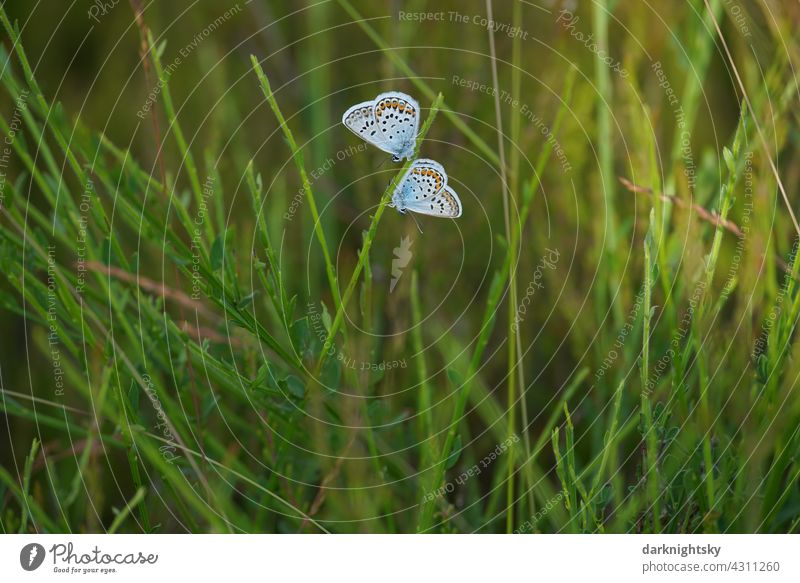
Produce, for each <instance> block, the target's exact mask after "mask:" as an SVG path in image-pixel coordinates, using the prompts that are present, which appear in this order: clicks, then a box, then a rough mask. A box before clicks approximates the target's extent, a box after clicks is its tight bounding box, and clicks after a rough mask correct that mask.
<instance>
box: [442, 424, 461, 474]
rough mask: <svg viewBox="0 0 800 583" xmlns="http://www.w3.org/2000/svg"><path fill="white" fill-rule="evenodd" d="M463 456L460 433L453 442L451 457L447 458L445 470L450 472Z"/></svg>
mask: <svg viewBox="0 0 800 583" xmlns="http://www.w3.org/2000/svg"><path fill="white" fill-rule="evenodd" d="M460 455H461V434H460V433H459V434H458V435H456V438H455V439H454V440H453V447H451V448H450V455H448V456H447V461H446V462H445V466H444V468H445V470H449V469H450V468H452V467H453V466H454V465H456V462H457V461H458V458H459V456H460Z"/></svg>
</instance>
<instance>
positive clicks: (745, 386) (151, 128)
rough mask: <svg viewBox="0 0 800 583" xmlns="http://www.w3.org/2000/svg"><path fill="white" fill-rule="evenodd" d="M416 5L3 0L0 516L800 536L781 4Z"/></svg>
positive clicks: (42, 522)
mask: <svg viewBox="0 0 800 583" xmlns="http://www.w3.org/2000/svg"><path fill="white" fill-rule="evenodd" d="M411 4H414V6H413V7H408V6H406V7H405V8H403V10H417V9H419V10H429V11H430V10H443V11H444V13H445V20H443V21H440V22H425V23H413V22H406V21H403V20H400V19H399V17H398V15H397V14H389V13H387V12H384V10H385V9H384V8H383V7H380V6H371V5H368V4H367V3H363V2H352V1H349V0H336V1H331V2H328V3H325V4H324V5H317V6H313V7H312V6H311V5H310V4H302V5H301V6H295V5H291V6H289V4H288V3H283V2H270V3H264V2H261V0H254V1H253V3H251V4H248V5H247V7H244V6H243V8H242V11H241V13H240V14H238V15H235V16H234V17H232V18H231V19H230V20H229V21H224V22H220V23H218V26H217V27H216V29H215V30H214V31H213V32H211V33H210V34H208V35H207V36H205V37H203V39H202V41H201V42H199V43H195V45H192V44H191V43H192V42H193V40H194V39H196V38H197V37H196V35H197V34H198V32H199V31H201V30H203V28H204V27H206V26H208V25H209V23H212V22H214V21H215V19H217V18H218V17H219V16H220V14H221V13H222V12H224V10H219V8H217V7H214V6H213V3H209V4H208V5H204V6H202V7H195V8H193V9H191V10H189V11H188V12H187V13H186V14H185V15H183V16H181V15H180V14H179V13H177V12H174V11H175V10H177V9H176V8H174V7H171V6H166V5H165V6H162V7H158V8H153V9H148V11H147V12H145V13H144V14H143V15H142V20H140V21H139V22H138V23H137V24H136V25H134V26H133V27H130V26H129V25H130V24H131V20H132V19H131V17H132V16H133V15H132V13H131V12H130V8H129V7H128V6H127V5H125V4H124V3H121V4H120V5H119V6H117V7H115V9H114V11H113V12H112V13H111V14H109V15H108V16H107V20H105V21H104V22H103V23H102V26H96V27H95V28H94V29H93V30H92V31H91V32H90V33H89V34H90V36H89V37H88V38H89V42H90V43H91V44H92V51H90V52H92V54H93V55H94V54H97V53H98V50H99V49H98V47H104V48H107V49H108V55H109V60H108V62H107V64H104V63H103V61H102V60H101V61H94V60H93V58H92V57H91V56H88V53H86V52H85V51H84V49H80V48H79V47H76V46H72V45H71V43H72V42H73V40H74V39H75V38H82V36H83V34H84V33H85V32H86V30H85V29H86V26H87V25H86V23H85V22H83V19H82V18H67V19H66V20H65V21H64V24H63V26H64V27H65V28H64V29H61V28H58V26H57V21H56V20H54V19H55V17H56V16H58V17H59V18H60V16H61V15H59V14H56V13H57V12H58V11H57V10H54V11H53V14H52V15H44V16H42V15H40V14H39V13H36V14H31V13H29V12H30V10H31V9H30V8H29V7H28V6H27V5H23V4H21V3H13V2H12V3H7V5H4V7H3V8H1V9H0V20H2V25H3V31H4V38H3V41H4V42H3V45H2V48H0V67H2V86H1V87H0V104H2V108H0V134H2V139H3V140H5V139H6V138H8V140H7V141H3V142H2V143H0V147H5V146H7V147H8V152H7V155H3V156H0V164H2V170H3V175H4V177H5V180H4V181H3V182H2V184H3V187H2V198H1V199H0V273H2V278H0V330H1V331H2V332H3V333H4V338H8V339H11V340H10V341H4V342H3V344H2V345H1V346H2V348H0V410H2V414H3V418H4V422H5V424H6V426H7V430H6V431H4V432H3V434H4V435H5V436H6V437H4V438H3V440H4V442H3V447H2V449H0V460H2V463H1V464H0V496H2V499H3V511H2V513H0V526H2V532H9V533H10V532H15V533H16V532H20V533H26V532H104V531H108V532H183V531H190V532H278V533H294V532H332V533H349V532H358V533H365V532H374V533H383V532H390V533H395V532H402V533H405V532H424V533H452V532H576V533H600V532H603V533H626V532H648V533H649V532H655V533H662V532H663V533H677V532H689V533H694V532H709V533H719V532H798V525H799V524H800V483H799V482H798V478H799V477H800V467H799V466H798V462H797V460H798V454H799V453H800V431H798V428H799V427H800V406H798V405H797V403H798V399H797V393H796V392H795V391H796V387H797V377H798V373H800V369H799V368H798V365H797V358H798V354H800V353H799V352H798V350H800V349H799V348H798V342H797V338H796V334H795V327H796V325H797V322H798V318H800V293H798V292H799V291H800V290H799V289H798V285H797V282H798V278H800V264H799V263H798V261H797V260H796V245H797V241H798V236H800V233H797V232H796V230H795V228H796V225H795V224H794V221H793V215H792V214H791V213H789V212H787V209H786V203H787V201H788V202H789V204H790V205H794V204H796V201H797V197H798V191H797V186H796V185H797V180H796V173H795V172H794V170H793V168H795V167H797V161H798V155H799V153H800V152H799V149H798V145H799V144H800V131H798V130H800V127H799V126H798V119H797V116H796V114H795V109H796V107H794V105H795V104H796V93H795V92H794V88H795V85H794V80H793V78H792V73H791V71H792V70H793V67H796V66H797V65H798V64H799V63H796V62H795V61H796V60H797V55H800V52H799V51H798V48H800V47H798V44H797V39H793V38H790V36H786V35H785V34H784V35H783V36H781V31H782V30H784V29H785V28H786V29H788V28H787V27H790V26H791V20H790V15H789V14H783V13H782V12H781V11H780V10H778V11H776V12H775V14H774V18H775V20H774V21H772V20H770V21H769V22H768V21H767V19H766V17H765V16H764V15H763V14H761V13H760V12H759V11H758V10H757V9H755V8H753V9H751V10H750V11H749V12H748V13H747V16H748V19H749V20H748V22H749V24H750V25H751V28H752V30H753V31H754V33H753V35H752V36H745V35H744V34H743V33H742V31H741V30H740V29H739V28H738V27H737V21H736V20H734V19H732V18H731V15H730V14H728V12H727V10H728V8H727V4H726V3H724V2H719V1H709V2H705V1H692V2H686V3H685V4H681V3H676V4H674V5H670V6H669V7H667V6H664V7H658V8H657V10H658V11H659V12H658V14H657V15H654V14H653V13H651V12H650V8H649V7H648V6H646V5H643V4H642V5H640V4H635V3H634V4H626V3H621V2H615V1H613V0H607V1H603V2H596V3H594V5H593V6H592V7H583V6H581V8H579V9H577V10H576V16H578V17H579V18H578V19H577V20H576V21H573V26H572V27H571V28H570V27H568V26H565V22H564V21H563V20H562V21H557V19H558V18H559V13H558V11H557V10H556V9H550V8H547V6H549V4H547V3H544V4H542V5H541V6H533V5H531V4H528V3H523V2H513V3H512V2H502V3H501V2H493V1H492V0H487V1H486V2H482V3H474V4H473V5H470V6H469V7H467V6H465V5H463V4H461V3H456V2H454V1H453V2H445V3H444V4H443V5H442V4H441V3H437V4H436V6H435V7H434V5H433V3H425V2H418V3H411ZM417 5H418V6H417ZM298 8H300V9H301V13H300V14H297V15H293V16H291V15H289V16H286V18H284V19H281V17H283V16H285V15H288V14H289V13H290V12H291V11H293V10H297V9H298ZM126 11H127V12H126ZM449 11H458V12H459V13H461V14H468V16H469V18H467V21H466V22H453V21H450V20H449V19H448V18H449V17H448V16H447V15H448V14H449ZM473 11H474V12H473ZM487 15H490V16H491V18H493V19H494V20H496V21H497V22H500V23H507V24H508V25H509V27H510V26H514V27H515V30H518V31H521V32H520V34H517V35H516V36H514V35H512V36H511V37H510V36H508V35H506V34H504V33H503V32H502V31H498V32H495V33H494V34H491V33H490V32H489V31H488V30H487V29H486V28H485V27H482V26H480V25H479V24H475V23H474V22H473V17H478V18H486V17H487ZM29 16H30V17H31V18H29ZM79 16H82V15H79ZM387 16H388V18H387ZM770 18H772V17H770ZM15 19H16V20H15ZM173 19H176V20H175V22H174V23H173ZM273 20H275V22H272V21H273ZM16 22H19V23H20V24H16ZM270 22H272V23H271V24H270ZM770 22H773V23H774V26H771V25H770ZM170 23H172V24H170ZM267 24H269V27H268V28H264V27H265V26H266V25H267ZM718 25H719V26H718ZM78 32H80V34H78ZM578 32H580V33H582V34H583V35H584V36H587V35H589V34H593V38H594V39H595V40H596V44H594V45H591V46H589V45H587V44H585V43H583V42H582V41H581V40H580V39H578V38H577V36H576V33H578ZM522 33H525V35H523V34H522ZM720 34H721V35H722V37H720V36H719V35H720ZM43 39H52V43H53V45H52V46H51V47H50V48H46V47H45V44H47V43H44V42H42V41H43ZM245 39H246V40H245ZM117 41H119V44H118V45H117V47H116V48H114V43H116V42H117ZM165 41H166V42H165ZM723 41H724V42H723ZM276 42H279V43H285V44H288V45H289V47H288V48H287V47H283V46H276ZM187 46H193V47H194V48H192V49H191V50H190V51H188V52H187V53H186V54H185V55H182V53H181V48H182V47H183V48H184V49H186V47H187ZM278 49H280V50H278ZM595 49H597V50H603V51H605V54H608V55H609V56H610V58H611V59H612V60H613V61H619V64H620V66H621V67H622V68H624V70H625V71H626V73H627V74H626V75H624V76H623V75H621V74H620V73H619V72H618V71H615V70H614V68H613V67H610V66H608V65H607V64H606V63H605V62H603V61H601V60H600V59H598V58H597V55H596V54H595V53H594V52H593V51H594V50H595ZM53 51H55V52H56V53H58V54H64V55H71V54H73V53H74V54H75V55H76V60H75V64H74V65H71V66H69V65H67V64H65V63H64V62H62V61H60V60H59V59H57V58H53V55H52V54H53ZM70 51H72V52H70ZM140 56H141V57H143V58H144V59H145V62H146V69H147V71H148V72H149V73H148V74H147V75H146V74H145V71H144V69H143V65H142V63H141V62H140V61H139V58H140ZM177 56H181V59H180V64H179V66H174V64H175V63H176V57H177ZM731 57H732V58H733V61H732V62H731ZM655 61H658V62H660V64H661V67H660V69H659V70H660V71H662V72H663V76H662V77H659V76H658V75H657V73H656V70H655V69H654V68H653V63H654V62H655ZM112 70H113V71H114V74H113V75H111V74H110V73H109V71H112ZM129 74H130V75H131V78H130V80H128V81H127V85H126V79H127V77H128V76H129ZM453 75H457V76H458V77H460V78H462V79H467V80H468V81H470V83H472V82H474V83H475V86H473V88H472V89H470V87H468V86H466V85H465V84H461V83H458V82H457V80H454V79H453ZM95 77H96V79H95V81H96V84H95V85H92V83H91V79H94V78H95ZM87 79H89V80H90V81H89V82H87ZM481 85H482V88H481V87H480V86H481ZM154 87H157V90H158V91H157V93H158V97H157V99H156V101H155V102H154V103H153V108H154V109H153V110H152V112H149V113H148V115H146V116H144V118H141V119H140V118H139V117H138V116H137V115H136V112H137V111H139V110H141V108H142V106H143V103H144V100H145V98H146V96H147V95H148V94H149V93H150V92H151V91H152V90H153V89H154ZM492 87H497V88H499V91H496V92H493V91H492V90H491V88H492ZM391 89H396V90H402V91H405V92H408V93H410V94H412V95H415V96H416V98H417V99H418V101H419V102H420V106H421V109H422V112H421V114H422V115H421V119H422V120H423V123H422V127H421V131H420V134H419V137H418V140H417V152H418V156H420V157H431V158H434V159H436V160H438V161H439V162H441V163H442V164H443V165H444V166H445V168H446V169H447V171H448V174H449V176H450V182H451V185H452V186H453V188H454V189H455V190H456V191H457V192H458V193H459V195H460V197H461V200H462V203H463V207H464V215H463V216H462V217H461V218H460V219H458V220H456V221H449V220H440V219H434V218H430V219H428V218H424V217H422V218H419V219H418V220H419V222H420V225H421V227H422V232H419V231H418V230H417V227H416V225H415V223H414V221H413V220H412V219H411V218H410V217H408V216H403V215H400V214H398V213H396V212H394V211H393V210H392V209H391V207H389V203H390V202H391V195H392V192H393V191H394V188H395V186H396V185H397V184H398V182H399V181H400V179H401V177H402V176H403V174H404V173H405V171H406V170H407V168H408V167H409V166H410V163H411V162H410V161H409V162H405V163H404V164H401V165H399V164H392V163H391V162H389V161H388V160H387V158H388V155H384V154H383V153H382V152H379V151H378V150H377V149H375V148H372V147H364V146H363V145H361V144H359V142H358V140H357V138H356V137H355V136H353V135H352V134H350V133H349V132H348V131H347V130H346V129H345V128H344V127H343V126H341V124H339V123H338V120H339V118H340V115H341V112H342V111H344V110H345V109H346V108H347V107H348V106H349V105H351V104H352V103H355V102H356V101H362V100H366V99H370V98H372V97H374V96H375V95H376V94H378V93H380V92H382V91H387V90H391ZM0 154H2V151H0ZM779 180H780V182H779ZM404 238H407V239H408V240H409V241H411V246H410V249H411V253H412V258H411V260H410V262H409V263H408V265H406V266H405V267H403V269H402V274H401V276H400V278H399V279H398V280H397V285H396V287H394V288H393V289H392V291H390V279H391V278H392V277H394V274H393V273H392V271H393V269H394V264H393V260H394V259H395V258H396V257H395V255H394V254H395V253H396V252H395V248H396V247H398V245H399V244H400V241H401V240H402V239H404ZM554 256H555V257H557V258H558V259H557V260H554V261H553V262H552V264H551V259H552V258H553V257H554Z"/></svg>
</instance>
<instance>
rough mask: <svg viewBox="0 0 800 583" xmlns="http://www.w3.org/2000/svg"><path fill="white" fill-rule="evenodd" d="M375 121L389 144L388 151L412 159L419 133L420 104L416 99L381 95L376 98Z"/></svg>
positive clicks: (399, 95) (396, 93) (401, 94)
mask: <svg viewBox="0 0 800 583" xmlns="http://www.w3.org/2000/svg"><path fill="white" fill-rule="evenodd" d="M375 121H376V122H377V125H378V128H379V129H380V131H381V133H382V134H383V139H384V141H385V142H386V144H388V149H387V150H386V151H387V152H390V153H392V154H394V155H395V156H396V157H398V158H408V159H411V156H412V155H413V154H414V146H415V141H416V139H417V134H418V133H419V104H418V103H417V102H416V101H415V100H414V98H412V97H410V96H408V95H406V94H405V93H398V92H391V93H381V94H380V95H378V97H376V98H375Z"/></svg>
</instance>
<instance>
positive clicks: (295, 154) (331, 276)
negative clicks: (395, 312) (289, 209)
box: [250, 55, 342, 312]
mask: <svg viewBox="0 0 800 583" xmlns="http://www.w3.org/2000/svg"><path fill="white" fill-rule="evenodd" d="M250 61H251V62H252V64H253V70H254V71H255V73H256V75H257V76H258V80H259V83H260V84H261V90H262V91H263V92H264V96H265V97H266V98H267V101H268V102H269V105H270V107H271V108H272V111H273V113H274V114H275V117H276V118H277V120H278V125H279V126H280V127H281V131H283V135H284V137H285V138H286V141H287V142H288V144H289V149H290V150H291V151H292V159H293V160H294V163H295V166H296V167H297V171H298V172H299V173H300V180H301V181H302V184H303V193H304V194H305V197H306V201H307V202H308V209H309V211H310V212H311V217H312V219H313V220H314V232H315V233H316V235H317V241H318V242H319V246H320V248H321V249H322V257H323V259H324V260H325V273H326V274H327V276H328V285H329V286H330V288H331V296H332V297H333V301H334V305H335V306H336V309H337V312H338V311H340V310H341V307H342V298H341V296H340V295H339V286H338V283H337V281H336V270H335V269H334V267H333V262H332V261H331V254H330V252H329V251H328V243H327V242H326V240H325V232H324V231H323V229H322V222H321V221H320V217H319V211H317V203H316V200H315V199H314V193H313V192H312V190H311V181H310V180H309V179H308V174H307V173H306V167H305V163H304V162H303V152H302V150H300V149H299V148H298V147H297V142H296V141H295V139H294V135H293V134H292V130H291V129H290V128H289V125H288V124H287V123H286V119H285V118H284V117H283V113H281V109H280V107H279V106H278V102H277V100H276V99H275V95H274V94H273V93H272V87H271V86H270V84H269V79H267V76H266V75H265V74H264V70H263V69H262V68H261V64H260V63H259V62H258V59H257V58H256V57H255V55H250Z"/></svg>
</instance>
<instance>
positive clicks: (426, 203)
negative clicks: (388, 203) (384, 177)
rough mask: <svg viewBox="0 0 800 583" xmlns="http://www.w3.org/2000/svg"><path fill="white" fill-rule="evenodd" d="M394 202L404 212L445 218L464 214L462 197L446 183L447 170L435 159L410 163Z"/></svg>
mask: <svg viewBox="0 0 800 583" xmlns="http://www.w3.org/2000/svg"><path fill="white" fill-rule="evenodd" d="M393 202H394V205H395V206H396V207H397V209H398V210H399V211H401V212H405V211H407V210H409V211H412V212H415V213H419V214H422V215H430V216H434V217H446V218H457V217H460V216H461V201H460V200H459V198H458V195H457V194H456V193H455V192H454V191H453V189H451V188H450V187H449V186H447V173H446V172H445V171H444V168H443V167H442V165H441V164H439V163H438V162H435V161H433V160H427V159H421V160H417V161H415V162H414V164H412V165H411V168H409V169H408V172H406V175H405V176H404V177H403V179H402V180H401V182H400V184H399V185H398V187H397V191H396V192H395V195H394V196H393Z"/></svg>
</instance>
